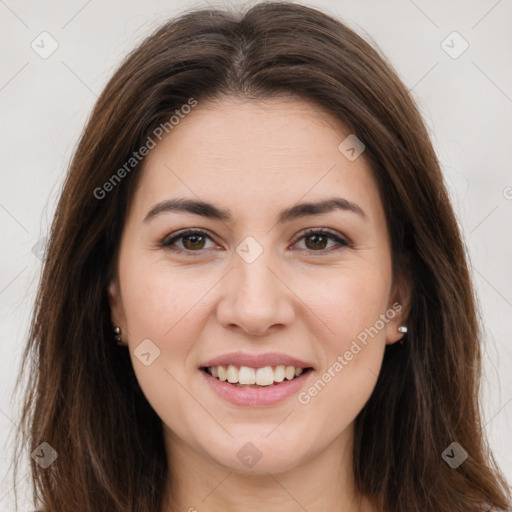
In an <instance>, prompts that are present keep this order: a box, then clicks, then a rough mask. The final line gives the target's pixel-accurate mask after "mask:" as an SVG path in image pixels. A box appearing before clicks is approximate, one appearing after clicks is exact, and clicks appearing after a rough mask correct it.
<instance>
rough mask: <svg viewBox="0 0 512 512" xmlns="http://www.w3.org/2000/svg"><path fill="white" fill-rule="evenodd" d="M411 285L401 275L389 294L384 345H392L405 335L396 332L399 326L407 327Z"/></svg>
mask: <svg viewBox="0 0 512 512" xmlns="http://www.w3.org/2000/svg"><path fill="white" fill-rule="evenodd" d="M411 296H412V283H411V279H410V277H409V276H406V275H403V274H401V275H400V276H398V277H397V279H396V281H395V283H394V285H393V289H392V291H391V294H390V301H389V304H388V309H387V313H386V315H387V316H388V318H389V319H390V320H389V322H388V323H387V325H386V344H387V345H392V344H393V343H396V342H397V341H400V340H401V339H402V338H403V337H404V336H405V333H402V332H400V331H399V330H398V328H399V327H400V326H401V325H405V326H407V319H408V318H409V313H410V311H411Z"/></svg>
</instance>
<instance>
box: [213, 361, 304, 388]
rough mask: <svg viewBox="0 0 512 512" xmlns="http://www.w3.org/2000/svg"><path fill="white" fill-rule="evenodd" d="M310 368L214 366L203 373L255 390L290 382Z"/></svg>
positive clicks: (289, 366)
mask: <svg viewBox="0 0 512 512" xmlns="http://www.w3.org/2000/svg"><path fill="white" fill-rule="evenodd" d="M310 369H311V368H301V367H295V366H291V365H288V366H285V365H277V366H264V367H263V368H251V367H249V366H236V365H232V364H230V365H228V366H224V365H216V366H208V367H206V368H204V371H205V372H207V373H208V374H209V375H211V376H212V377H213V378H215V379H218V380H220V381H221V382H228V383H229V384H233V385H234V386H237V387H243V388H252V389H257V388H261V387H264V386H275V385H277V384H280V383H281V382H283V381H285V380H286V381H291V380H294V379H295V378H296V377H299V376H300V375H302V373H303V372H307V371H309V370H310Z"/></svg>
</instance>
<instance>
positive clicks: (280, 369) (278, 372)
mask: <svg viewBox="0 0 512 512" xmlns="http://www.w3.org/2000/svg"><path fill="white" fill-rule="evenodd" d="M283 380H284V366H282V365H281V366H276V369H275V370H274V381H275V382H283Z"/></svg>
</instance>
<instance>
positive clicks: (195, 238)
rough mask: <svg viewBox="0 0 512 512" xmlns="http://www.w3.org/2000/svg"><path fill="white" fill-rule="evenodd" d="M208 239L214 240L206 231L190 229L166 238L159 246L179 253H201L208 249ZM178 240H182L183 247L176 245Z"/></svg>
mask: <svg viewBox="0 0 512 512" xmlns="http://www.w3.org/2000/svg"><path fill="white" fill-rule="evenodd" d="M207 239H208V240H212V239H211V237H210V236H209V235H208V234H207V233H206V232H205V231H198V230H193V229H188V230H186V231H182V232H181V233H178V234H176V235H173V236H171V237H167V238H164V239H163V240H162V241H161V242H160V243H159V245H160V246H161V247H167V248H169V249H171V250H173V251H177V252H187V253H190V252H199V251H201V250H202V249H206V248H207V247H205V242H206V240H207ZM178 240H181V247H180V246H179V245H178V246H177V245H176V242H177V241H178Z"/></svg>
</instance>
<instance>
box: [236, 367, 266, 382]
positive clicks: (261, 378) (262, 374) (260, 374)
mask: <svg viewBox="0 0 512 512" xmlns="http://www.w3.org/2000/svg"><path fill="white" fill-rule="evenodd" d="M242 368H243V366H242ZM240 371H242V369H240ZM240 384H242V383H240ZM256 384H258V386H270V385H271V384H274V370H272V367H271V366H265V367H264V368H258V369H257V370H256Z"/></svg>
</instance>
